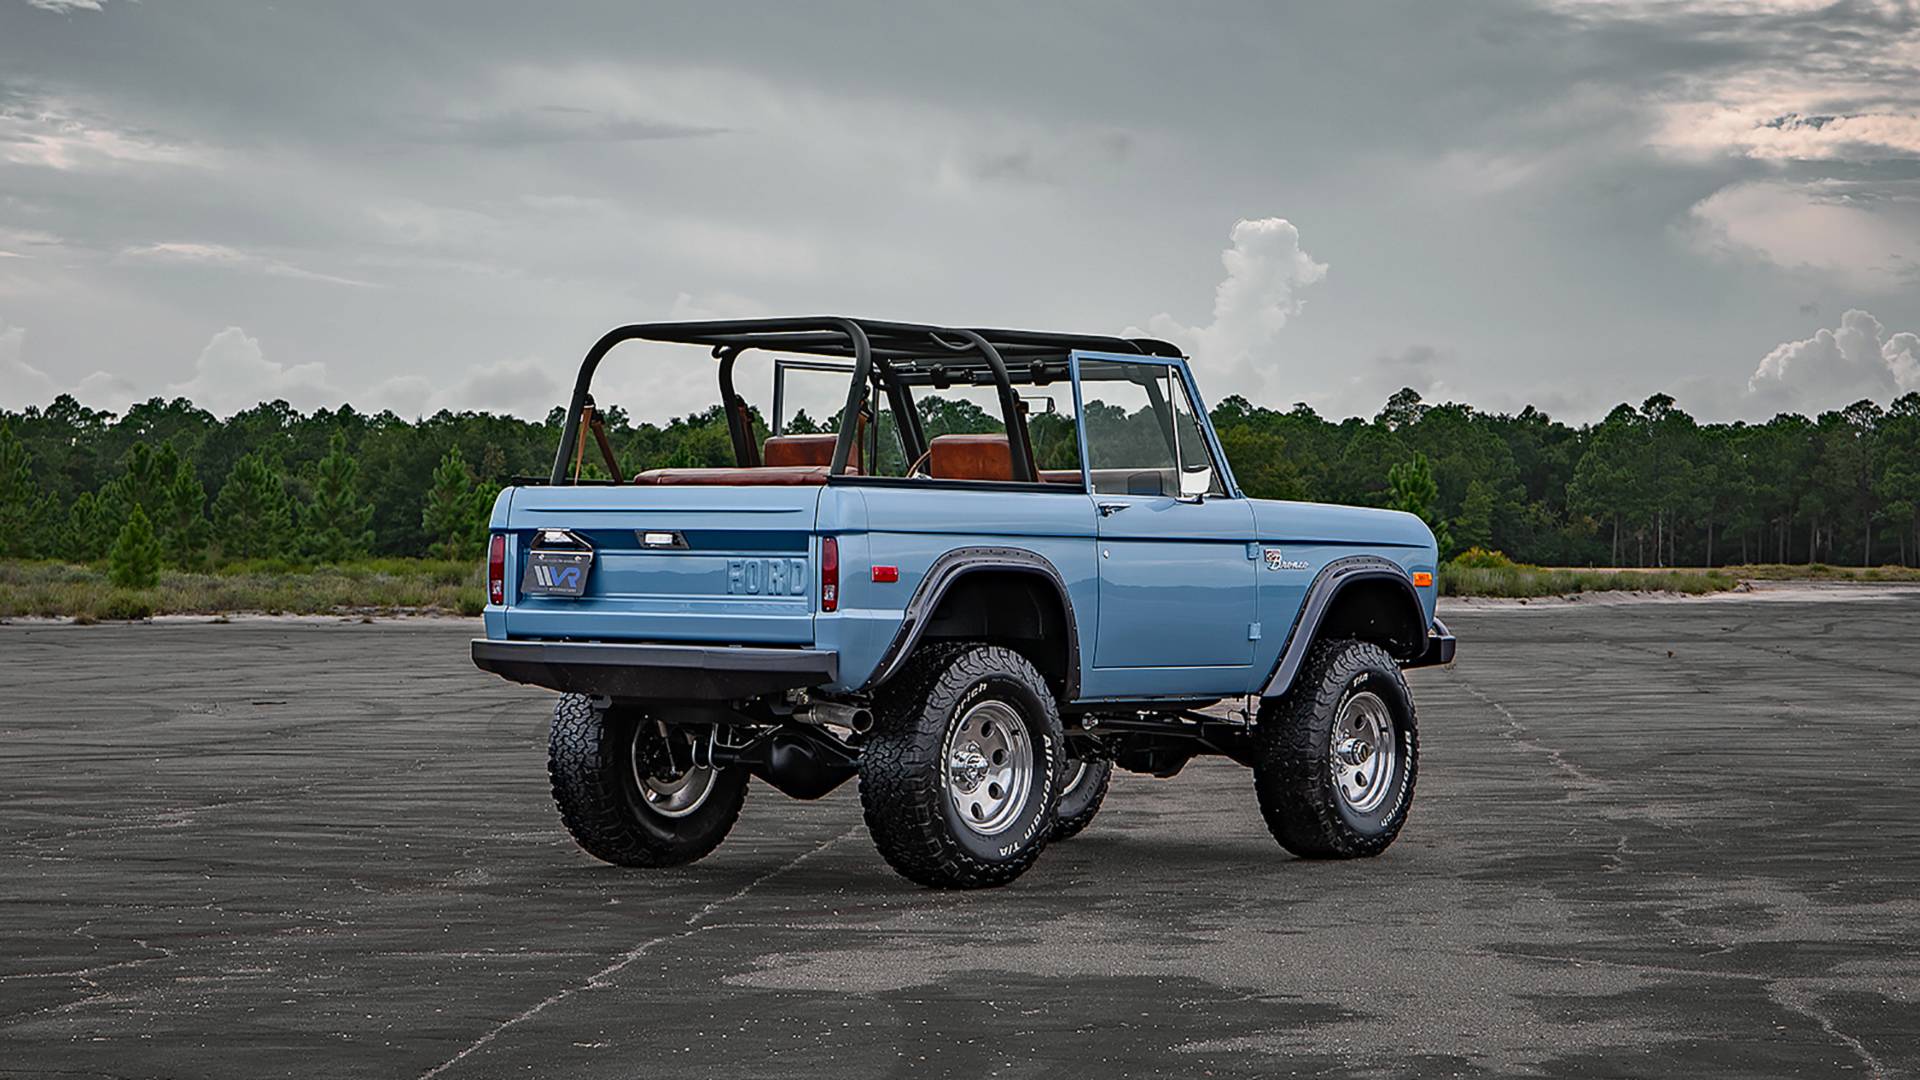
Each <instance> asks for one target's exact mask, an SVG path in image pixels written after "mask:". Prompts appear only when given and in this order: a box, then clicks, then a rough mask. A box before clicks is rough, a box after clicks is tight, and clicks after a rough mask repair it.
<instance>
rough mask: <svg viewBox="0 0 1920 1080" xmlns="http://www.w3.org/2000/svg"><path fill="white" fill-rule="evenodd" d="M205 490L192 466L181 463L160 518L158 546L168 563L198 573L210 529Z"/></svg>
mask: <svg viewBox="0 0 1920 1080" xmlns="http://www.w3.org/2000/svg"><path fill="white" fill-rule="evenodd" d="M206 508H207V489H206V486H205V485H204V484H202V483H200V477H199V476H198V475H197V474H195V472H194V469H193V463H192V462H189V461H185V460H182V461H181V462H180V464H179V466H178V468H176V469H175V470H174V474H173V483H171V484H169V485H167V501H166V516H165V517H164V518H162V519H161V528H160V546H161V549H162V551H163V552H164V553H165V555H166V559H167V563H168V564H169V565H171V566H177V567H179V568H181V569H183V570H197V569H199V568H200V567H202V566H205V565H206V563H207V546H208V544H209V542H210V540H211V538H212V534H213V526H212V525H211V524H210V523H209V522H208V521H207V509H206Z"/></svg>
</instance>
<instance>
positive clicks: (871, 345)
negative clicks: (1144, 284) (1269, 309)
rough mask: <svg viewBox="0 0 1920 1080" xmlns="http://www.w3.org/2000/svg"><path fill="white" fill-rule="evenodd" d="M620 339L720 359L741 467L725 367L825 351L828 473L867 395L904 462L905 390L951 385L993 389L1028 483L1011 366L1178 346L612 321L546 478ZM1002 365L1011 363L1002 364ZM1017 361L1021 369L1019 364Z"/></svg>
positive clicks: (912, 413) (1048, 336)
mask: <svg viewBox="0 0 1920 1080" xmlns="http://www.w3.org/2000/svg"><path fill="white" fill-rule="evenodd" d="M627 341H652V342H659V343H663V344H675V345H701V346H705V347H706V348H707V349H708V350H709V351H710V352H711V353H712V355H713V356H714V358H715V359H717V360H719V361H720V404H721V406H722V410H721V411H722V412H723V413H724V414H725V415H726V418H727V433H728V435H729V436H730V437H731V439H732V442H733V454H734V459H735V463H736V464H737V465H739V466H740V467H742V468H752V467H757V466H758V465H759V464H760V447H759V446H758V445H757V444H756V443H755V442H754V438H753V429H752V427H751V420H750V419H749V414H748V412H747V405H746V401H745V399H743V398H741V396H740V395H739V394H738V393H737V392H736V391H735V390H734V386H733V367H734V363H735V361H737V360H738V359H739V358H740V354H741V353H744V352H747V351H748V350H750V349H762V350H766V351H769V352H780V353H789V354H796V355H802V356H825V357H833V358H836V359H842V360H846V359H851V360H852V361H853V377H852V379H850V380H849V382H848V385H847V400H846V404H845V406H844V407H843V408H842V409H841V414H840V426H839V432H838V434H839V439H838V441H836V442H835V443H834V447H833V461H832V464H831V465H830V466H829V468H828V470H827V471H828V473H829V475H835V476H837V475H841V474H844V473H846V472H847V463H848V462H849V461H850V460H852V456H853V442H854V439H856V438H857V437H859V434H860V432H861V430H862V427H863V425H862V424H861V423H860V420H861V418H862V417H863V416H865V415H867V413H868V409H867V394H868V391H869V390H870V389H871V390H872V391H874V392H875V393H885V394H886V395H887V401H888V407H889V408H890V409H891V410H892V411H893V414H894V416H895V418H896V420H897V422H898V424H899V431H900V439H901V442H902V444H903V445H904V446H905V448H906V453H907V460H909V461H913V460H916V459H917V458H919V457H920V456H921V455H922V454H924V453H926V449H927V438H926V432H925V431H924V430H923V429H922V428H921V425H920V417H919V413H918V411H917V410H915V409H914V408H913V405H912V396H911V393H910V392H909V390H908V388H909V387H913V386H932V387H935V388H936V389H945V388H947V387H949V386H952V385H954V384H956V383H959V384H969V385H974V386H993V387H995V388H996V389H997V390H998V392H999V398H1000V411H1001V415H1002V419H1003V420H1004V422H1005V424H1006V429H1007V440H1008V443H1009V445H1010V449H1011V450H1012V458H1013V474H1014V475H1013V478H1014V479H1015V480H1016V481H1028V482H1032V481H1034V480H1035V479H1036V478H1035V476H1034V475H1033V464H1032V463H1033V454H1032V451H1031V449H1030V448H1029V446H1028V445H1027V425H1026V424H1025V423H1024V422H1023V419H1022V414H1021V407H1020V396H1019V394H1017V393H1016V392H1015V391H1014V389H1013V387H1014V380H1013V375H1012V372H1013V370H1015V369H1016V368H1018V369H1019V370H1020V372H1021V374H1022V375H1023V376H1025V378H1023V379H1022V380H1021V383H1022V385H1025V384H1028V383H1032V384H1036V385H1045V384H1047V383H1049V382H1052V381H1054V380H1055V379H1065V378H1067V357H1068V354H1070V353H1072V352H1074V351H1076V350H1087V351H1094V352H1109V353H1133V354H1136V355H1140V356H1160V357H1178V356H1180V355H1181V354H1180V350H1179V349H1177V348H1175V347H1174V346H1173V345H1172V344H1170V343H1168V342H1165V341H1161V340H1159V339H1157V338H1122V337H1107V336H1104V335H1097V334H1054V333H1044V332H1040V331H1033V330H990V329H972V328H966V327H949V326H933V325H929V324H922V323H901V322H884V321H879V320H874V319H849V318H844V317H841V316H832V315H821V316H812V317H807V318H794V319H727V320H719V321H713V322H665V323H634V324H631V325H628V326H621V327H616V328H615V329H613V330H610V331H608V332H607V333H606V334H605V335H603V336H602V337H601V338H600V340H599V341H596V342H594V345H593V348H591V349H589V350H587V356H586V359H585V360H584V361H582V362H581V364H580V374H579V376H578V377H577V378H576V379H575V380H574V384H573V398H572V401H571V403H570V404H569V406H568V409H567V417H566V424H565V427H564V428H563V429H562V430H561V433H560V448H559V450H558V451H557V452H556V453H555V454H554V458H553V474H552V476H551V477H550V479H549V482H550V483H553V484H564V483H566V482H567V462H568V461H569V460H570V459H571V458H572V457H573V456H574V449H575V447H576V445H577V444H578V442H579V440H580V437H581V432H580V419H581V414H582V411H583V410H584V409H585V408H586V406H587V403H588V402H589V401H590V400H591V398H590V395H589V390H590V389H591V387H592V384H593V376H594V372H595V371H597V370H598V369H599V367H600V361H601V360H603V359H605V358H606V355H607V353H609V352H611V351H612V350H613V347H614V346H616V345H619V344H621V343H622V342H627ZM1009 365H1014V366H1013V367H1010V366H1009ZM1022 365H1024V366H1023V367H1022Z"/></svg>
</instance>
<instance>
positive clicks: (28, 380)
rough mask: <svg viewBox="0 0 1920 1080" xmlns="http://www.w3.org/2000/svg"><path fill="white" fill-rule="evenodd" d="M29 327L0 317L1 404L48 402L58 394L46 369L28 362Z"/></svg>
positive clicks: (40, 403) (20, 405)
mask: <svg viewBox="0 0 1920 1080" xmlns="http://www.w3.org/2000/svg"><path fill="white" fill-rule="evenodd" d="M26 346H27V330H26V328H25V327H23V326H8V325H7V324H6V322H5V321H4V320H0V407H5V408H9V409H19V408H24V407H25V406H28V405H45V404H46V403H47V402H49V401H52V400H53V398H54V395H56V394H58V393H59V390H58V389H57V388H56V387H55V385H54V381H53V379H52V378H51V377H49V376H48V375H47V373H46V372H44V371H41V370H40V369H39V368H37V367H34V366H33V365H32V364H29V363H27V359H26Z"/></svg>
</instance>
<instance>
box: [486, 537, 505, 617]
mask: <svg viewBox="0 0 1920 1080" xmlns="http://www.w3.org/2000/svg"><path fill="white" fill-rule="evenodd" d="M487 602H488V603H490V604H494V605H499V604H504V603H506V602H507V536H506V534H505V533H494V534H493V539H492V540H489V541H487Z"/></svg>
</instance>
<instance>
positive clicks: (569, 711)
mask: <svg viewBox="0 0 1920 1080" xmlns="http://www.w3.org/2000/svg"><path fill="white" fill-rule="evenodd" d="M625 342H653V343H676V344H682V345H692V346H698V347H700V348H702V349H705V350H707V351H708V352H709V353H710V354H711V355H712V356H713V358H714V359H715V360H716V361H717V362H718V365H717V366H718V373H719V384H720V401H721V405H722V409H723V412H724V414H725V416H726V418H727V421H728V427H729V433H730V436H731V443H732V457H733V465H732V466H731V467H724V468H715V467H699V468H657V469H649V470H646V471H644V472H641V473H639V474H638V475H636V476H625V475H623V474H622V470H621V467H620V464H619V462H620V457H619V454H618V452H617V450H616V448H615V447H613V446H612V445H611V443H610V439H609V437H608V433H607V429H606V425H605V424H604V423H602V422H601V421H600V420H599V419H598V418H597V413H596V411H595V408H594V403H593V399H592V396H591V394H590V388H591V384H592V382H593V378H594V374H595V372H596V371H597V370H598V369H599V367H600V365H601V362H602V361H603V360H604V359H605V358H606V357H607V355H608V353H609V352H610V351H612V350H613V349H614V347H615V346H618V345H620V344H622V343H625ZM743 357H746V358H748V359H749V360H750V361H751V360H760V361H763V362H768V361H770V368H771V372H772V376H773V377H772V380H771V383H772V386H771V389H772V399H773V400H772V408H771V412H770V422H767V423H764V424H763V417H764V416H767V415H768V414H764V413H762V412H759V411H756V410H755V409H754V408H752V407H750V406H749V405H748V404H747V402H746V400H745V399H744V398H743V397H742V396H741V394H740V393H739V392H737V391H736V389H735V372H736V367H737V365H738V362H739V361H740V360H741V359H742V358H743ZM801 377H805V378H806V379H808V380H811V381H812V385H813V386H814V387H815V389H819V388H820V386H821V385H822V380H831V381H830V382H828V383H826V385H827V386H829V387H830V388H831V389H830V394H831V396H830V398H828V399H826V400H828V401H830V403H831V404H830V406H829V407H828V408H826V409H824V410H823V412H824V413H825V414H826V415H827V416H828V419H826V421H825V422H824V423H816V422H814V421H812V420H809V419H807V417H806V414H805V411H804V409H798V410H795V411H794V412H793V416H792V417H791V418H788V417H787V416H785V415H784V414H785V413H786V411H787V409H788V407H789V406H791V405H792V404H793V403H794V402H795V401H796V400H798V396H797V395H798V394H799V392H800V387H799V386H798V384H797V380H799V379H800V378H801ZM763 433H766V434H765V437H764V438H763V437H762V435H763ZM590 447H591V448H592V449H591V450H590ZM491 528H492V535H491V538H490V544H489V548H488V577H489V582H488V586H489V591H490V596H489V603H488V605H487V608H486V615H485V618H486V634H487V636H486V637H484V638H479V639H476V640H475V641H474V642H473V661H474V663H475V664H477V665H478V666H479V667H481V668H482V669H485V670H487V671H491V672H495V673H497V674H499V675H501V676H504V677H506V678H508V679H512V680H515V681H518V682H523V683H530V684H533V685H536V686H543V687H547V688H549V689H552V690H556V691H559V692H560V694H561V695H562V696H561V697H560V699H559V701H558V703H557V704H556V706H555V708H554V715H553V725H552V729H551V734H550V739H549V763H548V767H549V772H550V774H551V778H552V781H553V793H554V798H555V800H556V801H557V802H558V804H559V809H560V817H561V820H562V821H563V822H565V824H566V827H567V829H568V831H569V832H571V833H572V835H573V837H574V839H575V840H576V841H578V843H579V844H580V846H581V847H582V848H584V849H585V850H586V851H587V852H588V853H589V854H591V855H593V856H595V857H597V858H600V859H603V860H605V861H607V862H610V863H616V864H619V865H622V866H643V867H660V866H672V865H678V864H683V863H687V862H691V861H693V860H695V859H698V858H701V857H702V856H704V855H706V854H708V853H709V852H711V851H713V850H714V848H715V847H717V846H718V845H719V843H720V841H721V840H722V839H724V838H725V837H726V835H727V833H728V831H729V830H730V829H732V827H733V825H734V822H735V820H736V819H737V818H738V817H739V814H740V808H741V804H742V801H743V800H744V799H745V797H746V790H747V782H748V778H749V777H758V778H760V779H761V780H762V781H764V782H766V783H767V784H769V785H771V786H772V787H774V788H776V789H778V790H780V791H782V792H784V793H786V794H788V795H791V796H794V797H796V798H802V799H813V798H819V797H820V796H822V795H825V794H826V793H828V792H830V791H832V790H834V788H836V787H837V786H839V785H840V784H841V783H843V782H845V781H846V780H847V779H849V778H851V777H854V776H856V775H857V776H858V777H859V779H860V785H859V789H860V801H861V805H862V807H863V808H864V810H865V813H866V820H867V826H868V828H869V830H870V832H871V833H872V835H873V840H874V843H875V844H876V846H878V848H879V850H880V853H881V855H882V856H884V857H885V858H886V861H887V862H888V863H889V864H891V865H892V866H893V867H894V869H896V870H898V871H899V872H900V873H901V874H903V875H905V876H906V877H908V878H910V879H912V880H913V881H916V882H919V883H921V884H924V885H930V886H936V887H947V888H972V887H979V886H988V885H999V884H1003V883H1005V882H1008V881H1011V880H1013V879H1014V878H1015V877H1017V876H1019V875H1020V874H1021V873H1022V872H1023V871H1025V870H1026V869H1027V867H1029V866H1031V865H1032V864H1033V862H1034V860H1035V859H1036V858H1037V857H1038V856H1039V855H1040V852H1041V849H1042V848H1044V847H1045V846H1046V844H1047V843H1048V842H1049V841H1050V840H1062V839H1065V838H1067V837H1070V836H1072V835H1074V834H1075V833H1077V832H1079V831H1080V830H1082V829H1084V828H1086V827H1087V825H1088V823H1089V822H1090V821H1091V820H1092V819H1093V817H1094V815H1095V813H1096V812H1098V810H1099V808H1100V804H1101V801H1102V800H1103V799H1104V798H1105V796H1106V792H1107V784H1108V780H1109V777H1110V775H1111V773H1112V770H1113V768H1114V767H1115V766H1119V767H1120V768H1123V769H1128V770H1131V771H1134V772H1140V773H1147V774H1150V775H1153V776H1159V777H1170V776H1173V775H1174V774H1175V773H1177V772H1179V771H1180V770H1181V768H1182V767H1183V766H1184V765H1185V764H1186V763H1187V762H1188V761H1189V760H1190V759H1192V758H1193V757H1194V755H1196V754H1217V755H1221V756H1224V757H1227V758H1229V759H1231V760H1233V761H1236V762H1239V763H1240V764H1242V765H1246V766H1249V767H1250V768H1251V769H1252V770H1253V776H1254V790H1255V792H1256V794H1257V796H1258V799H1259V803H1260V810H1261V812H1262V814H1263V815H1264V816H1265V818H1266V822H1267V825H1268V827H1269V828H1270V829H1271V830H1272V832H1273V835H1274V837H1275V838H1276V839H1277V840H1278V841H1279V842H1280V845H1281V846H1282V847H1284V848H1286V849H1287V850H1288V851H1290V852H1293V853H1294V854H1296V855H1300V856H1305V857H1309V858H1353V857H1357V856H1366V855H1376V854H1379V853H1380V852H1381V851H1383V850H1385V849H1386V847H1387V846H1388V845H1389V844H1391V843H1392V842H1393V839H1394V837H1395V836H1396V835H1397V834H1398V833H1399V831H1400V828H1401V826H1402V824H1404V822H1405V821H1406V817H1407V812H1408V809H1409V807H1410V805H1411V803H1412V800H1413V789H1414V778H1415V773H1416V768H1417V761H1418V750H1419V746H1418V742H1417V739H1416V734H1415V727H1414V708H1413V699H1412V697H1411V696H1410V694H1409V692H1408V689H1407V683H1406V680H1405V679H1404V678H1403V677H1402V674H1401V672H1402V670H1403V669H1405V668H1409V667H1416V666H1421V665H1428V664H1443V663H1447V662H1449V661H1451V660H1452V658H1453V651H1454V641H1453V637H1452V636H1451V635H1450V634H1449V633H1448V632H1447V628H1446V626H1445V625H1444V624H1443V623H1441V622H1440V621H1439V620H1438V619H1436V618H1435V617H1434V600H1435V586H1434V574H1435V572H1436V570H1437V566H1436V558H1437V555H1436V551H1435V548H1434V539H1433V535H1432V533H1431V532H1429V531H1428V529H1427V527H1426V525H1425V524H1423V523H1422V522H1421V521H1420V520H1419V519H1418V518H1416V517H1413V516H1412V515H1409V514H1403V513H1398V512H1395V511H1388V510H1375V509H1364V508H1356V507H1346V506H1325V505H1318V504H1312V503H1296V502H1276V501H1270V500H1263V499H1250V498H1247V497H1246V496H1245V495H1243V494H1242V493H1241V492H1240V489H1239V488H1238V487H1237V486H1236V485H1235V484H1234V480H1233V473H1232V471H1231V469H1230V468H1229V467H1228V462H1227V460H1226V457H1225V456H1224V455H1223V454H1222V452H1221V449H1220V442H1219V440H1218V439H1217V438H1216V437H1215V435H1214V432H1213V429H1212V426H1211V425H1210V424H1209V422H1208V419H1207V413H1206V411H1205V410H1204V408H1203V407H1202V405H1201V402H1200V396H1199V393H1198V391H1197V390H1196V388H1195V386H1194V382H1193V375H1192V373H1191V371H1190V370H1189V369H1188V365H1187V361H1186V359H1185V358H1183V357H1182V356H1181V355H1180V352H1179V350H1178V349H1176V348H1175V347H1173V346H1172V345H1169V344H1168V343H1166V342H1163V341H1155V340H1151V339H1143V338H1114V337H1101V336H1096V335H1079V334H1052V333H1034V332H1029V331H1007V330H985V329H965V328H952V327H940V326H923V325H915V324H906V323H892V322H879V321H873V320H865V319H845V318H806V319H754V320H738V321H727V322H704V323H651V324H642V325H633V326H624V327H620V328H618V329H616V330H614V331H612V332H610V333H608V334H607V335H606V336H605V337H603V338H601V339H600V341H599V342H598V343H597V344H595V345H594V347H593V349H592V351H590V352H589V353H588V354H587V358H586V361H585V363H583V364H582V365H581V368H580V375H579V378H578V380H577V381H576V383H575V385H574V389H573V399H572V402H571V405H570V406H569V408H568V411H567V413H566V423H565V428H564V432H563V434H562V436H561V440H560V447H559V450H558V452H557V453H556V454H555V456H554V463H553V471H552V474H551V475H550V476H549V477H547V478H546V482H545V483H533V484H516V485H515V486H513V487H509V488H508V489H507V490H505V491H503V492H501V493H500V497H499V499H498V501H497V502H496V503H495V504H494V509H493V518H492V526H491ZM1222 705H1224V706H1225V707H1218V708H1215V707H1214V706H1222ZM1203 710H1205V711H1203Z"/></svg>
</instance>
